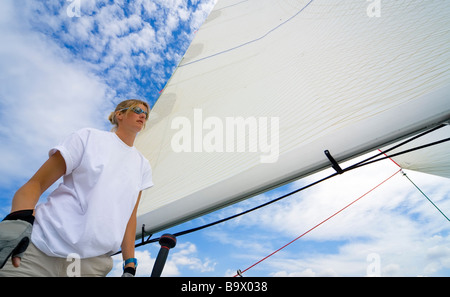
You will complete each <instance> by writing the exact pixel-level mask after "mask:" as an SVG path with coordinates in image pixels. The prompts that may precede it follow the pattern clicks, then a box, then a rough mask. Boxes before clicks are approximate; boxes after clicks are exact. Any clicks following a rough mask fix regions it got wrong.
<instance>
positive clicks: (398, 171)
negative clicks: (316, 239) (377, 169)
mask: <svg viewBox="0 0 450 297" xmlns="http://www.w3.org/2000/svg"><path fill="white" fill-rule="evenodd" d="M400 171H402V170H401V169H400V170H398V171H397V172H395V173H394V174H393V175H391V176H390V177H388V178H387V179H385V180H384V181H382V182H381V183H379V184H378V185H377V186H375V187H374V188H372V189H371V190H370V191H368V192H367V193H365V194H364V195H362V196H361V197H359V198H358V199H356V200H354V201H353V202H351V203H349V204H348V205H346V206H345V207H343V208H342V209H340V210H339V211H337V212H335V213H334V214H333V215H331V216H329V217H328V218H326V219H325V220H323V221H322V222H320V223H319V224H317V225H315V226H314V227H312V228H311V229H309V230H308V231H306V232H305V233H303V234H302V235H300V236H299V237H297V238H295V239H294V240H292V241H290V242H289V243H287V244H285V245H284V246H282V247H280V248H279V249H277V250H276V251H274V252H273V253H271V254H270V255H267V256H266V257H264V258H262V259H261V260H259V261H258V262H256V263H255V264H253V265H252V266H250V267H248V268H247V269H245V270H243V271H241V272H240V274H243V273H244V272H246V271H247V270H249V269H250V268H252V267H254V266H256V265H258V264H259V263H261V262H262V261H264V260H266V259H267V258H269V257H271V256H273V255H275V254H276V253H278V252H279V251H281V250H282V249H284V248H285V247H287V246H288V245H290V244H292V243H293V242H295V241H297V240H299V239H300V238H302V237H303V236H305V235H306V234H308V233H309V232H311V231H312V230H314V229H316V228H317V227H319V226H320V225H322V224H323V223H325V222H326V221H328V220H329V219H331V218H333V217H334V216H336V215H337V214H339V213H341V212H342V211H344V210H345V209H346V208H348V207H349V206H351V205H352V204H354V203H356V202H357V201H359V200H360V199H362V198H363V197H365V196H367V195H368V194H369V193H371V192H372V191H373V190H375V189H376V188H378V187H379V186H381V185H382V184H384V183H385V182H387V181H388V180H390V179H391V178H393V177H394V176H395V175H396V174H397V173H399V172H400ZM236 276H238V274H236V275H234V276H233V277H236Z"/></svg>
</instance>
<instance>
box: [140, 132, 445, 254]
mask: <svg viewBox="0 0 450 297" xmlns="http://www.w3.org/2000/svg"><path fill="white" fill-rule="evenodd" d="M444 126H446V124H441V125H438V126H436V127H435V128H433V129H431V130H428V131H425V132H423V133H421V134H418V135H416V136H414V137H412V138H410V139H407V140H405V141H403V142H401V143H399V144H397V145H395V146H393V147H391V148H389V149H387V150H385V151H383V152H382V153H378V154H375V155H373V156H371V157H369V158H367V159H365V160H363V161H360V162H358V163H356V164H353V165H351V166H349V167H347V168H344V169H342V171H339V172H335V173H333V174H330V175H328V176H326V177H324V178H322V179H319V180H317V181H315V182H313V183H311V184H308V185H306V186H304V187H301V188H299V189H296V190H294V191H292V192H289V193H287V194H284V195H282V196H280V197H278V198H275V199H273V200H271V201H268V202H266V203H263V204H261V205H258V206H256V207H253V208H251V209H248V210H246V211H243V212H240V213H238V214H235V215H232V216H229V217H226V218H223V219H220V220H218V221H214V222H212V223H208V224H205V225H202V226H199V227H196V228H192V229H188V230H184V231H181V232H178V233H174V234H173V235H174V236H175V237H178V236H182V235H186V234H189V233H193V232H196V231H199V230H202V229H205V228H208V227H211V226H214V225H217V224H220V223H223V222H226V221H229V220H232V219H234V218H237V217H239V216H242V215H244V214H247V213H250V212H252V211H255V210H257V209H260V208H263V207H265V206H267V205H270V204H272V203H275V202H277V201H279V200H282V199H284V198H286V197H289V196H291V195H293V194H296V193H298V192H301V191H303V190H306V189H308V188H310V187H312V186H315V185H317V184H319V183H321V182H323V181H326V180H328V179H330V178H332V177H335V176H336V175H339V174H342V173H344V172H347V171H350V170H354V169H356V168H360V167H363V166H366V165H369V164H373V163H375V162H379V161H382V160H385V159H388V158H393V157H396V156H400V155H403V154H407V153H410V152H413V151H416V150H420V149H424V148H426V147H431V146H434V145H438V144H440V143H444V142H447V141H450V138H445V139H442V140H439V141H435V142H432V143H428V144H425V145H421V146H418V147H414V148H411V149H408V150H404V151H401V152H398V153H395V154H392V155H387V153H388V152H390V151H392V150H394V149H396V148H399V147H400V146H403V145H405V144H407V143H409V142H411V141H413V140H415V139H417V138H420V137H422V136H424V135H426V134H429V133H431V132H433V131H436V130H438V129H440V128H442V127H444ZM381 155H385V156H384V157H381V158H378V159H375V158H377V157H379V156H381ZM373 159H375V160H373ZM151 236H152V235H150V236H149V237H148V238H147V240H145V241H144V240H143V241H142V242H141V243H138V244H136V245H135V247H140V246H143V245H146V244H149V243H153V242H157V241H159V238H154V239H150V237H151Z"/></svg>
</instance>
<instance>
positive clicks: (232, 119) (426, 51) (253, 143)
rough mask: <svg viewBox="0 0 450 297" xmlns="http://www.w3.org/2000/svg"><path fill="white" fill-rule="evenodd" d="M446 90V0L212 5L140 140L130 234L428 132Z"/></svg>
mask: <svg viewBox="0 0 450 297" xmlns="http://www.w3.org/2000/svg"><path fill="white" fill-rule="evenodd" d="M449 94H450V6H449V5H448V3H447V0H429V1H422V0H404V1H402V0H397V1H382V2H381V1H364V0H341V1H335V0H316V1H314V0H308V1H306V0H246V1H243V0H219V1H218V2H217V4H216V5H215V7H214V9H213V11H212V12H211V13H210V15H209V17H208V18H207V20H206V21H205V23H204V24H203V26H202V27H201V28H200V29H199V31H198V32H197V33H196V36H195V37H194V39H193V41H192V43H191V45H190V47H189V48H188V50H187V52H186V54H185V56H184V57H183V59H182V60H181V62H180V64H179V66H178V68H177V69H176V71H175V72H174V73H173V75H172V77H171V79H170V80H169V82H168V84H167V85H166V87H165V89H164V90H163V92H162V94H161V96H160V98H159V99H158V100H157V102H156V103H155V105H154V107H153V110H152V111H151V113H150V118H149V120H148V123H147V126H148V128H147V129H146V130H145V131H143V132H141V133H140V135H139V136H138V138H137V140H136V147H137V148H138V149H139V150H140V151H142V152H143V153H144V154H145V156H146V157H147V158H148V159H149V160H150V163H151V164H152V167H153V172H154V176H153V178H154V184H155V186H154V187H152V188H151V189H149V190H146V191H145V192H144V193H143V196H142V199H141V203H140V206H139V209H138V226H137V233H138V234H140V231H141V226H142V224H145V232H146V233H147V232H148V233H151V232H156V231H159V230H163V229H165V228H167V227H170V226H174V225H176V224H178V223H181V222H184V221H187V220H189V219H192V218H195V217H198V216H200V215H203V214H205V213H208V212H211V211H213V210H216V209H219V208H221V207H224V206H226V205H230V204H232V203H235V202H237V201H240V200H242V199H246V198H249V197H251V196H254V195H256V194H258V193H261V192H264V191H267V190H269V189H271V188H274V187H276V186H279V185H281V184H284V183H287V182H290V181H293V180H295V179H298V178H301V177H304V176H307V175H309V174H312V173H314V172H317V171H319V170H322V169H325V168H327V167H329V166H330V163H329V160H328V159H327V157H326V156H325V155H324V150H329V152H330V153H331V155H332V156H333V157H334V158H335V160H337V162H342V161H345V160H348V159H350V158H353V157H356V156H358V155H361V154H363V153H366V152H369V151H371V150H373V149H376V148H379V147H382V146H384V145H388V144H390V143H393V142H395V141H398V140H399V139H402V138H404V137H407V136H410V135H412V134H414V133H417V132H419V131H421V130H423V129H426V128H429V127H433V126H434V125H436V124H438V123H441V122H443V121H445V120H448V119H449V118H450V104H449V102H450V101H449V100H450V98H449V96H450V95H449Z"/></svg>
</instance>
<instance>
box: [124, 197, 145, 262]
mask: <svg viewBox="0 0 450 297" xmlns="http://www.w3.org/2000/svg"><path fill="white" fill-rule="evenodd" d="M141 193H142V192H139V196H138V199H137V201H136V205H135V207H134V210H133V213H132V214H131V217H130V220H129V221H128V224H127V229H126V230H125V235H124V236H123V241H122V258H123V260H124V261H125V260H127V259H130V258H134V243H135V241H136V214H137V209H138V206H139V201H140V200H141ZM125 267H134V268H135V266H134V263H128V264H127V265H126V266H125Z"/></svg>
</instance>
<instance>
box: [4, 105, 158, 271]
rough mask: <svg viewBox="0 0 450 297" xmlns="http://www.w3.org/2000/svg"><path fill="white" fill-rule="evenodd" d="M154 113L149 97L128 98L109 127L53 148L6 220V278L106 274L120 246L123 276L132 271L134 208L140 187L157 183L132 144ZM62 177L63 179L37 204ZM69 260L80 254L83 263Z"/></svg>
mask: <svg viewBox="0 0 450 297" xmlns="http://www.w3.org/2000/svg"><path fill="white" fill-rule="evenodd" d="M148 112H149V106H148V104H147V103H146V102H144V101H140V100H135V99H131V100H126V101H123V102H121V103H120V104H119V105H117V107H116V109H115V111H114V112H112V113H111V115H110V116H109V120H110V122H111V123H112V124H113V125H114V128H113V129H112V131H111V132H106V131H100V130H96V129H90V128H86V129H82V130H79V131H77V132H75V133H73V134H72V135H70V136H69V137H68V138H67V139H66V140H64V141H63V142H62V143H61V144H60V145H58V146H56V147H54V148H52V149H51V150H50V152H49V156H50V157H49V159H48V160H47V161H46V162H45V163H44V164H43V165H42V167H41V168H40V169H39V170H38V171H37V172H36V174H35V175H34V176H33V177H32V178H31V179H30V180H29V181H28V182H27V183H26V184H25V185H24V186H22V187H21V188H20V189H19V190H18V191H17V192H16V194H15V195H14V198H13V201H12V209H11V213H10V214H9V215H8V216H7V217H6V218H5V219H4V220H3V221H2V222H1V223H0V267H2V266H3V265H4V267H3V268H2V269H0V276H21V275H23V276H67V273H68V271H69V270H70V271H69V272H70V273H69V274H70V275H77V274H79V275H81V276H105V275H106V274H108V272H109V271H110V270H111V268H112V258H111V256H110V255H112V254H114V253H115V252H117V251H118V250H119V249H120V248H121V249H122V255H123V259H124V276H131V275H134V273H135V271H136V270H135V269H136V265H137V260H136V259H134V242H135V235H136V234H135V232H136V211H137V207H138V204H139V199H140V196H141V191H142V190H144V189H146V188H149V187H151V186H152V185H153V183H152V171H151V167H150V164H149V162H148V160H147V159H146V158H145V157H144V156H143V155H142V154H141V153H139V152H138V151H137V149H136V148H135V147H134V146H133V144H134V140H135V138H136V135H137V133H138V132H140V131H141V130H142V129H143V128H144V126H145V123H146V120H147V118H148ZM61 176H63V177H64V179H63V183H62V184H60V185H59V186H58V188H57V189H56V190H54V191H53V192H52V193H51V194H50V195H49V197H48V198H47V202H46V203H45V204H40V205H38V206H37V207H36V209H35V206H36V204H37V202H38V200H39V197H40V196H41V195H42V193H43V192H44V191H45V190H47V189H48V188H49V187H50V186H51V185H52V184H53V183H54V182H56V181H57V180H58V179H59V178H60V177H61ZM31 226H32V227H31ZM31 230H32V232H31ZM30 233H31V236H30ZM30 237H31V242H30V244H29V245H28V241H30V240H29V239H30ZM9 256H11V259H12V261H8V258H9ZM70 259H75V261H76V259H81V260H80V261H79V263H80V265H79V267H78V268H77V266H76V265H73V263H75V262H73V263H72V261H70Z"/></svg>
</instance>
